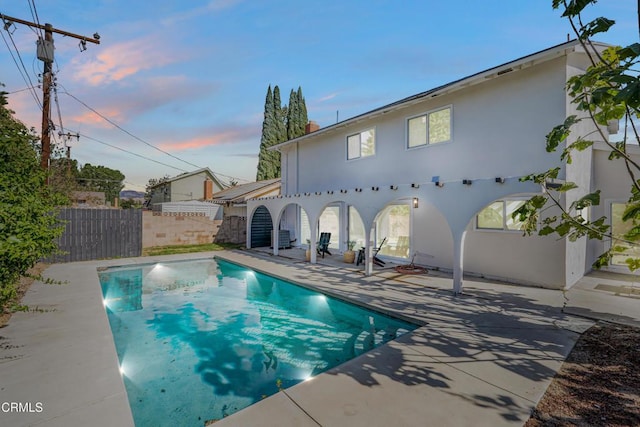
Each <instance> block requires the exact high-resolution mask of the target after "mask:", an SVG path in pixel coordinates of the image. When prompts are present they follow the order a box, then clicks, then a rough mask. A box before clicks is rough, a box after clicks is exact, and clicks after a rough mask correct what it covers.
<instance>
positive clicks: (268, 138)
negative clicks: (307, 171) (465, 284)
mask: <svg viewBox="0 0 640 427" xmlns="http://www.w3.org/2000/svg"><path fill="white" fill-rule="evenodd" d="M275 132H276V129H275V111H274V102H273V92H272V91H271V85H269V89H268V90H267V96H266V98H265V101H264V119H263V121H262V137H261V138H260V154H259V155H258V172H257V174H256V181H262V180H264V179H271V178H275V177H277V176H280V167H279V166H280V165H278V170H277V175H276V170H274V165H273V155H272V152H271V151H269V150H267V148H269V147H271V146H272V145H274V144H275V143H276V141H277V139H276V135H275Z"/></svg>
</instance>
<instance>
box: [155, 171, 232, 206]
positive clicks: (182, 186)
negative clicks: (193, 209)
mask: <svg viewBox="0 0 640 427" xmlns="http://www.w3.org/2000/svg"><path fill="white" fill-rule="evenodd" d="M225 188H226V187H225V186H224V185H223V184H222V183H221V182H220V180H218V178H217V177H216V176H215V174H214V173H213V172H212V171H211V169H209V168H202V169H197V170H195V171H192V172H185V173H183V174H180V175H177V176H174V177H173V178H169V179H166V180H163V181H162V182H160V183H158V184H156V185H155V186H153V187H152V188H150V192H151V198H150V199H149V203H148V204H149V206H153V205H154V204H156V203H166V202H182V201H187V200H202V201H203V200H211V199H212V198H213V194H214V193H217V192H219V191H222V190H224V189H225Z"/></svg>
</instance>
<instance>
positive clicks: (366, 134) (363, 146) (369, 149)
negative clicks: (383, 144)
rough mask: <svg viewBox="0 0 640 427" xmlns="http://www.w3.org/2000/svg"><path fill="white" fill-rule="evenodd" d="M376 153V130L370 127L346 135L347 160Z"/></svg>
mask: <svg viewBox="0 0 640 427" xmlns="http://www.w3.org/2000/svg"><path fill="white" fill-rule="evenodd" d="M374 154H376V130H375V129H373V128H371V129H368V130H365V131H363V132H360V133H356V134H354V135H349V136H348V137H347V160H352V159H359V158H361V157H367V156H373V155H374Z"/></svg>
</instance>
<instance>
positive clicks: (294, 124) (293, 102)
mask: <svg viewBox="0 0 640 427" xmlns="http://www.w3.org/2000/svg"><path fill="white" fill-rule="evenodd" d="M298 120H299V106H298V96H297V94H296V93H295V92H294V91H293V89H291V92H290V93H289V107H288V110H287V139H293V138H295V137H297V136H300V135H299V132H300V125H299V124H298Z"/></svg>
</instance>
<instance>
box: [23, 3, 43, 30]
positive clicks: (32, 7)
mask: <svg viewBox="0 0 640 427" xmlns="http://www.w3.org/2000/svg"><path fill="white" fill-rule="evenodd" d="M27 3H29V9H30V10H31V17H33V20H34V21H35V22H37V23H38V25H40V17H39V16H38V11H37V10H36V2H35V0H27ZM29 28H31V29H32V30H33V31H34V32H35V33H36V34H37V35H38V37H40V38H44V37H43V35H42V29H40V28H38V30H39V31H40V32H39V33H38V32H37V31H36V29H35V28H33V27H29Z"/></svg>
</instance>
